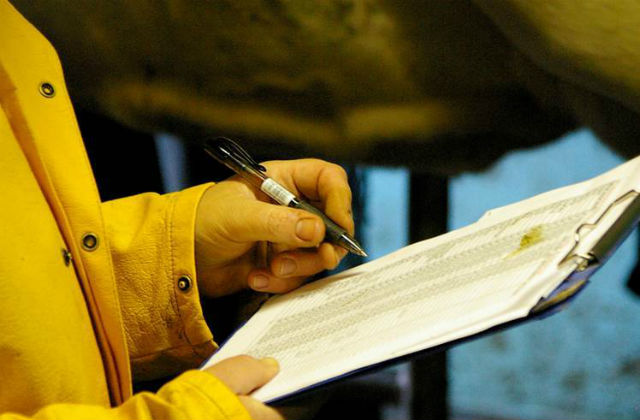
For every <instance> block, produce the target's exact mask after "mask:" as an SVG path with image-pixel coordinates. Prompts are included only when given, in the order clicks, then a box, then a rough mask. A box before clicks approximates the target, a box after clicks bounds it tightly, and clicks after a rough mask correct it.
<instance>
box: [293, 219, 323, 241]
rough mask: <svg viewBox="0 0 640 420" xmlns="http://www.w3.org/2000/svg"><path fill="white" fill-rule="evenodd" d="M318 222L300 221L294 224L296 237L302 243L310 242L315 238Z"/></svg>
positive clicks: (313, 220) (314, 220)
mask: <svg viewBox="0 0 640 420" xmlns="http://www.w3.org/2000/svg"><path fill="white" fill-rule="evenodd" d="M317 229H318V221H317V220H316V219H300V220H298V223H297V224H296V236H298V238H299V239H301V240H303V241H312V240H313V239H314V238H315V236H316V230H317Z"/></svg>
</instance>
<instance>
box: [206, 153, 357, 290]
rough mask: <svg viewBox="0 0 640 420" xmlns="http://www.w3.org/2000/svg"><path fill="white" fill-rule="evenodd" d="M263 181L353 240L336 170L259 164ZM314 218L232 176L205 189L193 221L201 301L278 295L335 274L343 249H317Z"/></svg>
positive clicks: (343, 181)
mask: <svg viewBox="0 0 640 420" xmlns="http://www.w3.org/2000/svg"><path fill="white" fill-rule="evenodd" d="M264 166H265V167H266V168H267V173H268V174H269V176H270V177H271V178H273V179H275V180H276V181H278V182H279V183H281V184H282V185H283V186H284V187H285V188H287V189H288V190H289V191H291V192H292V193H294V194H296V195H297V196H299V197H304V198H305V199H307V200H308V201H310V202H311V204H313V205H315V206H317V207H319V208H320V209H321V210H323V211H324V212H325V214H326V215H327V216H329V217H330V218H332V219H333V220H334V221H335V222H336V223H338V224H339V225H341V226H342V227H343V228H345V229H346V230H347V231H348V232H349V233H350V234H353V230H354V225H353V219H352V216H351V190H350V188H349V185H348V182H347V176H346V173H345V172H344V170H343V169H342V168H341V167H340V166H338V165H334V164H331V163H328V162H324V161H321V160H317V159H301V160H294V161H273V162H266V163H264ZM323 238H324V224H323V223H322V220H321V219H320V218H319V217H318V216H316V215H314V214H311V213H308V212H306V211H303V210H298V209H293V208H290V207H285V206H281V205H279V204H273V203H272V201H271V199H270V198H269V197H267V195H265V194H264V193H263V192H261V191H259V190H258V189H256V188H255V187H253V186H251V185H249V184H248V183H247V182H245V181H244V180H243V179H242V178H240V177H238V176H235V177H232V178H230V179H228V180H226V181H223V182H220V183H218V184H216V185H214V186H212V187H211V188H209V189H208V190H207V191H206V192H205V193H204V195H203V197H202V199H201V201H200V204H199V206H198V210H197V215H196V244H195V247H196V268H197V276H198V287H199V288H200V290H201V291H202V292H203V293H204V294H205V295H207V296H210V297H217V296H223V295H227V294H230V293H234V292H237V291H239V290H241V289H242V288H245V287H247V286H249V287H251V288H252V289H254V290H257V291H262V292H271V293H283V292H287V291H289V290H292V289H294V288H296V287H298V286H300V284H302V282H303V281H304V280H305V279H306V278H307V277H309V276H311V275H313V274H316V273H318V272H320V271H322V270H324V269H331V268H335V267H336V266H337V265H338V263H339V262H340V260H341V259H342V258H343V257H344V256H345V255H346V253H347V251H346V250H344V249H343V248H340V247H338V246H334V245H331V244H328V243H321V241H322V239H323Z"/></svg>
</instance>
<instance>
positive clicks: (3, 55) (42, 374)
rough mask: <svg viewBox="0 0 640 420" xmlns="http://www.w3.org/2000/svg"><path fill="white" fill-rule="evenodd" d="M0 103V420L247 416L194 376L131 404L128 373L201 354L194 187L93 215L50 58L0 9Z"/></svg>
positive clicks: (2, 3) (82, 160) (79, 147)
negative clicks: (187, 284)
mask: <svg viewBox="0 0 640 420" xmlns="http://www.w3.org/2000/svg"><path fill="white" fill-rule="evenodd" d="M69 24H70V25H73V22H69ZM0 104H1V111H0V300H1V302H2V304H0V419H2V420H4V419H14V418H22V417H23V416H33V417H36V418H64V419H72V418H85V419H88V418H91V419H102V418H104V419H117V418H139V419H146V418H163V419H172V418H198V419H204V418H247V417H249V415H248V413H247V412H246V410H245V409H244V408H243V406H242V405H241V404H240V402H239V400H238V399H237V398H236V396H235V395H234V394H233V393H232V392H231V391H230V390H229V389H227V388H226V387H225V386H224V385H223V384H222V383H221V382H220V381H218V380H217V379H216V378H215V377H213V376H212V375H209V374H207V373H203V372H200V371H195V370H191V371H188V372H186V373H184V374H182V375H181V376H179V377H178V378H177V379H175V380H173V381H171V382H169V383H168V384H167V385H165V386H164V387H163V388H162V389H161V390H160V391H159V392H158V393H157V394H151V393H142V394H137V395H134V396H132V395H131V366H133V369H134V371H135V372H136V375H139V376H140V377H141V378H149V377H152V376H153V375H154V374H158V375H164V374H169V373H173V372H177V371H178V370H184V369H186V368H189V367H194V366H197V364H198V363H200V362H201V361H202V360H203V358H204V357H206V356H207V355H208V354H210V353H211V352H212V351H213V350H214V349H215V344H214V343H213V341H212V339H213V337H212V335H211V333H210V331H209V329H208V327H207V325H206V324H205V322H204V319H203V317H202V313H201V308H200V304H199V299H198V290H197V285H196V281H195V280H196V279H195V262H194V249H193V247H194V245H193V229H194V227H193V225H194V218H195V210H196V207H197V203H198V200H199V198H200V196H201V194H202V193H203V191H204V190H205V189H206V188H207V185H204V186H200V187H194V188H191V189H189V190H186V191H183V192H180V193H175V194H168V195H164V196H160V195H157V194H143V195H140V196H135V197H129V198H125V199H122V200H116V201H113V202H107V203H101V202H100V200H99V197H98V193H97V189H96V185H95V181H94V178H93V175H92V172H91V168H90V166H89V162H88V160H87V156H86V154H85V151H84V148H83V144H82V140H81V138H80V134H79V131H78V128H77V125H76V121H75V116H74V113H73V109H72V106H71V103H70V101H69V97H68V95H67V91H66V88H65V83H64V80H63V75H62V70H61V67H60V63H59V60H58V58H57V55H56V53H55V51H54V50H53V48H52V47H51V45H50V44H49V43H48V42H47V41H46V40H45V39H44V37H43V36H42V35H41V34H40V33H39V32H38V31H37V30H36V29H35V28H33V27H32V26H31V25H30V24H29V23H28V22H27V21H26V20H24V18H23V17H22V16H20V14H19V13H18V12H17V11H16V10H15V9H14V8H13V7H12V6H11V5H10V4H9V3H8V2H7V1H6V0H0ZM184 276H188V277H189V278H190V279H192V282H191V287H186V288H185V287H179V286H178V283H179V279H180V278H182V277H184ZM184 284H185V283H184V282H182V283H181V286H184Z"/></svg>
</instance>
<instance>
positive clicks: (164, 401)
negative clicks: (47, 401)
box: [0, 371, 251, 420]
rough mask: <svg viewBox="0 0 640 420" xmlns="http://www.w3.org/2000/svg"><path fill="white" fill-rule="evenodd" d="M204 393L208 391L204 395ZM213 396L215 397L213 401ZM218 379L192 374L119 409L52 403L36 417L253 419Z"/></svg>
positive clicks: (8, 417) (9, 417) (5, 419)
mask: <svg viewBox="0 0 640 420" xmlns="http://www.w3.org/2000/svg"><path fill="white" fill-rule="evenodd" d="M203 390H206V392H204V391H203ZM211 395H215V396H216V398H215V399H212V398H211ZM235 400H237V399H236V397H235V395H234V394H233V393H231V391H229V390H228V389H227V387H226V386H224V385H223V384H222V383H221V382H220V381H219V380H218V379H216V378H215V377H214V376H212V375H209V374H207V373H204V372H199V371H189V372H187V373H184V374H182V375H181V376H179V377H178V378H177V379H176V380H174V381H172V382H170V383H168V384H167V385H165V386H163V387H162V388H161V389H160V390H159V391H158V392H157V393H156V394H151V393H148V392H143V393H140V394H136V395H135V396H133V397H132V398H130V399H129V400H127V401H126V402H125V403H124V404H122V405H120V406H119V407H116V408H107V407H100V406H97V405H80V404H53V405H49V406H47V407H45V408H43V409H42V410H40V411H38V412H37V413H35V414H34V415H33V417H32V418H34V419H61V420H74V419H78V420H85V419H92V420H113V419H140V420H142V419H177V418H180V419H186V418H189V419H237V420H242V419H250V418H251V417H250V416H249V413H248V412H247V411H246V410H245V409H244V408H243V407H242V405H239V404H236V403H234V401H235ZM26 418H27V417H25V416H23V415H20V414H17V413H5V414H2V415H0V420H21V419H26Z"/></svg>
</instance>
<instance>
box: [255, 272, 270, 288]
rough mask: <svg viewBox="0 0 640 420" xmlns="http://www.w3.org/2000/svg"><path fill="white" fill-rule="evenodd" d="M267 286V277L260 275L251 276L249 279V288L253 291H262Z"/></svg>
mask: <svg viewBox="0 0 640 420" xmlns="http://www.w3.org/2000/svg"><path fill="white" fill-rule="evenodd" d="M268 285H269V279H268V278H267V276H263V275H261V274H258V275H255V276H253V278H252V279H251V287H253V288H254V289H264V288H265V287H267V286H268Z"/></svg>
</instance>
